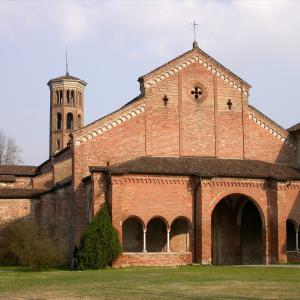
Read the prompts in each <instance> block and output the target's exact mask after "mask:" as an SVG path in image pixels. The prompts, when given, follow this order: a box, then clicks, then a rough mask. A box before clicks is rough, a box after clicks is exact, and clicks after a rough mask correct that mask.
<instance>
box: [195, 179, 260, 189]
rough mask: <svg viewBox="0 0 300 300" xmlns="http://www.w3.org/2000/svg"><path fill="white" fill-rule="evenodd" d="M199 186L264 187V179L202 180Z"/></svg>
mask: <svg viewBox="0 0 300 300" xmlns="http://www.w3.org/2000/svg"><path fill="white" fill-rule="evenodd" d="M201 187H203V188H212V187H226V188H262V189H263V188H265V180H259V181H258V180H255V181H253V180H251V181H250V180H236V179H223V180H222V179H214V180H202V181H201Z"/></svg>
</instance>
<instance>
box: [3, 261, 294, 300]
mask: <svg viewBox="0 0 300 300" xmlns="http://www.w3.org/2000/svg"><path fill="white" fill-rule="evenodd" d="M0 298H1V299H300V268H294V267H201V266H189V267H179V268H134V269H109V270H99V271H83V272H81V271H73V272H72V271H63V270H54V271H48V272H28V271H25V270H22V269H17V270H15V269H12V268H10V269H9V268H0Z"/></svg>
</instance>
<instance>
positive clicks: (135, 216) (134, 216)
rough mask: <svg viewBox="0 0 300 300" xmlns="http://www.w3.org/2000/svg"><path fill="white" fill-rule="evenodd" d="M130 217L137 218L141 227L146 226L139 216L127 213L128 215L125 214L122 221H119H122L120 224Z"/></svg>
mask: <svg viewBox="0 0 300 300" xmlns="http://www.w3.org/2000/svg"><path fill="white" fill-rule="evenodd" d="M131 218H135V219H138V220H139V221H140V222H141V224H142V226H143V228H145V227H146V226H145V222H144V220H143V219H142V218H141V217H139V216H137V215H128V216H126V217H125V218H124V219H123V221H121V222H122V225H123V223H124V222H126V221H127V220H128V219H131Z"/></svg>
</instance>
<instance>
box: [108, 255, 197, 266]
mask: <svg viewBox="0 0 300 300" xmlns="http://www.w3.org/2000/svg"><path fill="white" fill-rule="evenodd" d="M189 264H192V253H191V252H186V253H172V252H171V253H126V252H125V253H123V254H122V255H121V256H120V257H119V258H118V259H117V261H115V262H114V264H113V267H114V268H122V267H123V268H124V267H168V266H181V265H189Z"/></svg>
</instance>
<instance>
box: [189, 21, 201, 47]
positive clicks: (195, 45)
mask: <svg viewBox="0 0 300 300" xmlns="http://www.w3.org/2000/svg"><path fill="white" fill-rule="evenodd" d="M191 24H192V25H193V28H194V42H193V48H198V43H197V40H196V26H198V25H199V24H197V23H196V21H194V22H193V23H191Z"/></svg>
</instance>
